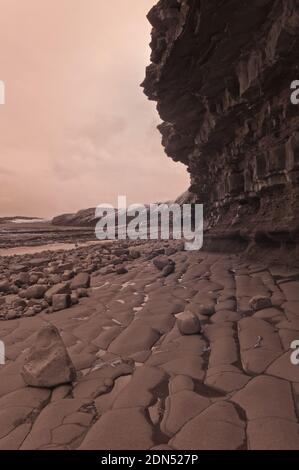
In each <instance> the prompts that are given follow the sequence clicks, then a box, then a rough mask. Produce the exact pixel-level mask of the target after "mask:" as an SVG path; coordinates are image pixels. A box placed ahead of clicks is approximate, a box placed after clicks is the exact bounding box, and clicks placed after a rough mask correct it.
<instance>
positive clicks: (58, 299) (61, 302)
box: [52, 294, 72, 312]
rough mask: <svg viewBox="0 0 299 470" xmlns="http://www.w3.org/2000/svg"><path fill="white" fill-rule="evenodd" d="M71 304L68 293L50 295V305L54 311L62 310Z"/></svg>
mask: <svg viewBox="0 0 299 470" xmlns="http://www.w3.org/2000/svg"><path fill="white" fill-rule="evenodd" d="M71 305H72V299H71V296H70V294H55V295H53V297H52V306H53V310H54V312H58V311H59V310H64V309H66V308H69V307H70V306H71Z"/></svg>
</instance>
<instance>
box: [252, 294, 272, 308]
mask: <svg viewBox="0 0 299 470" xmlns="http://www.w3.org/2000/svg"><path fill="white" fill-rule="evenodd" d="M249 307H250V308H251V310H254V311H255V312H257V311H258V310H264V309H265V308H270V307H272V301H271V299H270V297H265V296H263V295H256V296H255V297H252V298H251V299H250V301H249Z"/></svg>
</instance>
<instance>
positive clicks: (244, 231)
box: [142, 0, 299, 246]
mask: <svg viewBox="0 0 299 470" xmlns="http://www.w3.org/2000/svg"><path fill="white" fill-rule="evenodd" d="M148 19H149V21H150V23H151V24H152V26H153V30H152V41H151V49H152V54H151V65H149V67H148V68H147V71H146V78H145V81H144V83H143V84H142V86H143V87H144V91H145V94H146V95H147V96H148V97H149V99H150V100H154V101H156V102H157V109H158V112H159V114H160V117H161V119H162V120H163V123H162V124H161V125H160V126H159V130H160V132H161V134H162V144H163V146H164V148H165V152H166V154H167V155H168V156H169V157H171V158H172V159H173V160H175V161H180V162H182V163H184V164H185V165H186V166H187V169H188V172H189V173H190V178H191V186H190V188H189V195H190V197H191V198H192V199H194V198H195V199H196V201H197V202H202V203H204V210H205V215H206V221H205V227H206V230H207V231H209V232H210V233H211V234H213V233H214V234H220V235H224V236H226V235H228V234H234V236H240V237H241V238H244V240H247V241H248V242H249V241H250V240H251V241H254V242H255V243H260V244H263V243H266V244H273V245H277V246H279V245H281V244H282V243H283V244H287V245H290V246H293V245H295V244H296V243H297V242H298V241H299V229H298V227H299V217H298V216H299V189H298V182H299V106H295V105H293V104H292V103H291V100H290V95H291V90H290V85H291V82H292V81H293V80H296V79H298V80H299V70H298V65H299V64H298V61H297V58H298V50H299V2H298V1H296V0H284V1H281V0H251V1H248V2H241V1H240V0H224V1H223V0H201V1H199V0H160V1H159V2H158V3H157V5H156V6H154V7H153V8H152V10H151V11H150V12H149V14H148Z"/></svg>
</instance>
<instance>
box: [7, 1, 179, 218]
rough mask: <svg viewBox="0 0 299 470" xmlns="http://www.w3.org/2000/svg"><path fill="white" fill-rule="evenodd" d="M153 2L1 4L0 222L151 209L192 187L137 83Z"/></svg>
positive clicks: (141, 74) (145, 61)
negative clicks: (131, 206)
mask: <svg viewBox="0 0 299 470" xmlns="http://www.w3.org/2000/svg"><path fill="white" fill-rule="evenodd" d="M155 3H156V1H155V0H109V1H107V0H0V80H3V81H4V82H5V86H6V104H5V105H4V106H3V105H1V106H0V129H1V131H0V155H1V160H0V216H4V215H29V216H31V215H32V216H53V215H56V214H59V213H62V212H73V211H77V210H78V209H81V208H86V207H92V206H95V205H97V204H100V203H103V202H109V203H112V204H115V203H116V199H117V195H118V194H124V195H127V197H128V201H129V202H154V201H158V200H167V199H170V198H174V197H176V196H178V195H179V194H180V193H182V192H183V191H185V190H186V189H187V187H188V176H187V172H186V169H185V167H184V166H183V165H181V164H178V163H174V162H172V161H171V160H170V159H169V158H167V157H166V156H165V154H164V152H163V148H162V146H161V137H160V134H159V132H158V131H157V130H156V126H157V124H158V123H159V118H158V115H157V112H156V109H155V104H154V103H152V102H149V101H148V100H147V98H146V97H145V95H143V92H142V89H141V88H140V86H139V85H140V83H141V82H142V81H143V79H144V74H145V67H146V65H147V64H148V63H149V54H150V50H149V46H148V44H149V42H150V25H149V23H148V22H147V19H146V13H147V12H148V11H149V9H150V8H151V6H152V5H154V4H155Z"/></svg>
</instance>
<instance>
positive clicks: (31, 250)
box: [0, 240, 102, 256]
mask: <svg viewBox="0 0 299 470" xmlns="http://www.w3.org/2000/svg"><path fill="white" fill-rule="evenodd" d="M97 243H102V242H101V241H100V240H98V241H90V242H83V243H48V244H45V245H38V246H15V247H12V248H0V256H14V255H28V254H29V255H31V254H36V253H42V252H43V251H59V250H64V251H69V250H74V249H75V248H82V247H84V246H90V245H96V244H97Z"/></svg>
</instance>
